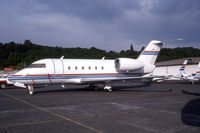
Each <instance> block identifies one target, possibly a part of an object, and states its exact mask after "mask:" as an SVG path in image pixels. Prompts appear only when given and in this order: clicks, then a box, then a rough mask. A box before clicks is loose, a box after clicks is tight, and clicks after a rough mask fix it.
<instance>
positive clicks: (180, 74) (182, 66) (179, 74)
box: [176, 59, 192, 78]
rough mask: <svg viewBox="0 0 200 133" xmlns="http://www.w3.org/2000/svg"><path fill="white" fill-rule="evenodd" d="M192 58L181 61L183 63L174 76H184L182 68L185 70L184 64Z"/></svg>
mask: <svg viewBox="0 0 200 133" xmlns="http://www.w3.org/2000/svg"><path fill="white" fill-rule="evenodd" d="M191 61H192V59H187V60H185V61H184V62H183V64H182V65H181V67H180V69H179V73H178V74H177V75H176V77H178V78H181V77H184V76H185V73H184V70H185V66H186V65H187V63H188V62H191Z"/></svg>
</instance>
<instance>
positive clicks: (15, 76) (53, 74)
mask: <svg viewBox="0 0 200 133" xmlns="http://www.w3.org/2000/svg"><path fill="white" fill-rule="evenodd" d="M122 74H125V75H132V74H148V73H92V74H34V75H12V77H22V76H25V77H28V76H48V77H50V76H79V75H122Z"/></svg>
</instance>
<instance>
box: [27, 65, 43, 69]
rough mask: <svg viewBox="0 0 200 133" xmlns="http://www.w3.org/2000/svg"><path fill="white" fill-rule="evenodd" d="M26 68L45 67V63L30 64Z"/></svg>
mask: <svg viewBox="0 0 200 133" xmlns="http://www.w3.org/2000/svg"><path fill="white" fill-rule="evenodd" d="M26 68H46V64H30V65H29V66H27V67H26Z"/></svg>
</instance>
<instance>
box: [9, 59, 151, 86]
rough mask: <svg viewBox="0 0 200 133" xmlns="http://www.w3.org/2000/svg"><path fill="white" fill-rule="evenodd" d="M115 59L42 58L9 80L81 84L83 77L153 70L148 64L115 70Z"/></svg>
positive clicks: (102, 77)
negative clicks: (146, 65)
mask: <svg viewBox="0 0 200 133" xmlns="http://www.w3.org/2000/svg"><path fill="white" fill-rule="evenodd" d="M114 61H115V60H95V59H43V60H39V61H36V62H34V63H33V64H31V65H34V64H43V65H44V66H42V65H41V66H40V65H39V66H31V67H27V68H24V69H22V70H21V71H19V72H17V73H16V74H14V75H12V77H9V80H11V81H14V82H19V83H22V84H50V83H63V84H64V83H75V84H81V83H82V80H83V79H87V80H89V79H92V80H95V79H97V80H107V79H118V78H125V77H138V76H143V75H144V74H147V73H150V72H152V71H153V69H154V66H152V65H148V67H144V68H142V69H138V70H135V71H117V70H116V68H115V62H114Z"/></svg>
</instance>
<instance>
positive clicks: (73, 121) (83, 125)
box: [1, 92, 103, 133]
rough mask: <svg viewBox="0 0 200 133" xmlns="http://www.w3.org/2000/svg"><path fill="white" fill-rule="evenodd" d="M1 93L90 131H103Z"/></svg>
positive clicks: (98, 132) (100, 132)
mask: <svg viewBox="0 0 200 133" xmlns="http://www.w3.org/2000/svg"><path fill="white" fill-rule="evenodd" d="M1 93H2V94H4V95H6V96H8V97H10V98H12V99H15V100H17V101H20V102H22V103H25V104H27V105H30V106H32V107H34V108H37V109H39V110H41V111H44V112H47V113H49V114H52V115H54V116H57V117H59V118H62V119H64V120H67V121H70V122H72V123H74V124H76V125H79V126H81V127H84V128H86V129H89V130H91V131H94V132H97V133H103V132H102V131H100V130H98V129H95V128H93V127H90V126H87V125H85V124H82V123H80V122H78V121H75V120H72V119H70V118H68V117H65V116H62V115H60V114H57V113H54V112H51V111H49V110H46V109H44V108H41V107H39V106H37V105H34V104H32V103H29V102H27V101H24V100H22V99H20V98H17V97H15V96H12V95H9V94H7V93H5V92H1Z"/></svg>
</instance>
